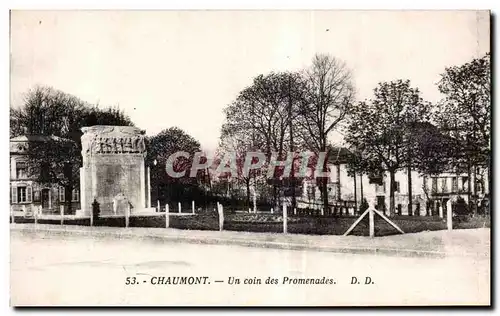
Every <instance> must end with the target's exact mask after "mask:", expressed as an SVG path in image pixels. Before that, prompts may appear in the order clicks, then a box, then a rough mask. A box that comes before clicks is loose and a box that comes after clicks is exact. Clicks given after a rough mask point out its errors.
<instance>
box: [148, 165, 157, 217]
mask: <svg viewBox="0 0 500 316" xmlns="http://www.w3.org/2000/svg"><path fill="white" fill-rule="evenodd" d="M146 198H147V204H146V207H147V208H150V207H151V172H150V169H149V167H148V168H147V169H146ZM158 209H159V208H158Z"/></svg>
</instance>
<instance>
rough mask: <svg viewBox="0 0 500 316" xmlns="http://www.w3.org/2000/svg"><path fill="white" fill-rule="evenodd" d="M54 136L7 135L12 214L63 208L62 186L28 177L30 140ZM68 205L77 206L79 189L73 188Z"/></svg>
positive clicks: (63, 190)
mask: <svg viewBox="0 0 500 316" xmlns="http://www.w3.org/2000/svg"><path fill="white" fill-rule="evenodd" d="M53 140H54V136H41V135H22V136H17V137H14V138H11V139H10V142H9V151H10V205H11V211H12V212H13V213H14V215H15V216H27V217H29V216H33V215H34V212H38V214H40V213H41V214H60V213H61V211H63V212H64V211H65V207H67V206H66V200H65V188H64V187H63V186H61V185H58V184H55V183H54V184H41V183H38V182H37V181H36V179H35V178H33V177H30V172H29V168H30V165H29V160H28V159H27V153H28V148H29V146H30V144H33V143H36V142H50V141H53ZM71 208H72V209H73V210H76V209H79V208H80V192H79V189H78V188H75V189H73V191H72V194H71Z"/></svg>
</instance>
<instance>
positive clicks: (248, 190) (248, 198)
mask: <svg viewBox="0 0 500 316" xmlns="http://www.w3.org/2000/svg"><path fill="white" fill-rule="evenodd" d="M245 184H246V187H247V204H248V205H247V206H248V207H250V178H248V179H246V180H245Z"/></svg>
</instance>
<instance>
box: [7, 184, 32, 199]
mask: <svg viewBox="0 0 500 316" xmlns="http://www.w3.org/2000/svg"><path fill="white" fill-rule="evenodd" d="M31 191H32V190H31V186H25V185H23V186H17V187H12V188H11V201H12V203H31Z"/></svg>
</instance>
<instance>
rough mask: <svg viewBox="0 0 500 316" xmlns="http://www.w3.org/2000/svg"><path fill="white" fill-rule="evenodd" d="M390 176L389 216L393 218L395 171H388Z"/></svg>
mask: <svg viewBox="0 0 500 316" xmlns="http://www.w3.org/2000/svg"><path fill="white" fill-rule="evenodd" d="M389 174H390V176H391V183H390V185H389V216H394V210H395V200H394V191H395V190H394V189H395V184H396V171H395V170H389Z"/></svg>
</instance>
